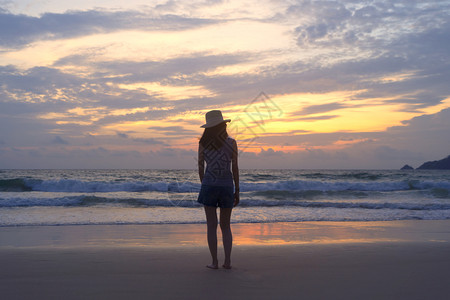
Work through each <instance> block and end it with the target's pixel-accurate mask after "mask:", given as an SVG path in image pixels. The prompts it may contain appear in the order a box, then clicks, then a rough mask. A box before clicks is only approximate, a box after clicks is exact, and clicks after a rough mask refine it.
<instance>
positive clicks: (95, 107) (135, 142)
mask: <svg viewBox="0 0 450 300" xmlns="http://www.w3.org/2000/svg"><path fill="white" fill-rule="evenodd" d="M213 109H220V110H222V112H223V115H224V117H225V118H230V119H231V120H232V121H231V123H229V125H228V132H229V134H230V136H232V137H233V138H235V139H236V140H237V142H238V146H239V150H240V167H241V168H294V169H399V168H401V167H402V166H403V165H404V164H410V165H411V166H413V167H418V166H420V165H421V164H422V163H423V162H425V161H429V160H438V159H442V158H444V157H446V156H448V155H449V154H450V130H449V129H450V1H427V0H424V1H415V0H398V1H384V0H373V1H372V0H367V1H356V0H346V1H344V0H338V1H311V0H292V1H282V0H262V1H261V0H258V1H256V0H240V1H234V0H230V1H220V0H203V1H170V0H169V1H166V0H161V1H148V0H147V1H139V0H127V1H118V0H108V1H106V0H105V1H104V0H89V1H87V0H86V1H84V0H83V1H56V0H55V1H53V0H44V1H29V0H19V1H8V0H6V1H5V0H0V169H9V168H13V169H14V168H45V169H48V168H77V169H78V168H106V169H109V168H120V169H134V168H144V169H152V168H157V169H165V168H170V169H172V168H177V169H178V168H179V169H184V168H196V166H197V162H196V157H197V147H198V139H199V137H200V136H201V134H202V129H201V128H200V126H201V125H202V124H203V123H204V114H205V113H206V112H207V111H209V110H213Z"/></svg>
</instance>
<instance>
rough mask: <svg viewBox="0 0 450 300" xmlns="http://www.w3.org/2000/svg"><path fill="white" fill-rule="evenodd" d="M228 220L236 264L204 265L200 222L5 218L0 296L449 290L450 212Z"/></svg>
mask: <svg viewBox="0 0 450 300" xmlns="http://www.w3.org/2000/svg"><path fill="white" fill-rule="evenodd" d="M232 226H233V232H234V240H235V241H234V248H233V269H232V270H224V269H219V270H210V269H207V268H205V265H206V264H208V263H209V262H210V261H209V252H208V249H207V246H206V241H205V225H204V224H198V225H192V224H191V225H115V226H103V225H89V226H42V227H40V226H35V227H3V228H0V265H1V266H2V267H1V268H0V291H1V292H0V293H1V295H2V299H209V298H214V299H447V297H448V295H449V294H450V255H449V253H450V221H394V222H302V223H273V224H270V223H264V224H233V225H232ZM219 246H220V244H219ZM219 249H220V248H219ZM219 257H222V258H223V254H222V252H219Z"/></svg>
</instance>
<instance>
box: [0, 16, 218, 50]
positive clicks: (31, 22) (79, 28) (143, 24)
mask: <svg viewBox="0 0 450 300" xmlns="http://www.w3.org/2000/svg"><path fill="white" fill-rule="evenodd" d="M130 20H133V21H132V22H130ZM215 22H216V21H214V20H209V19H202V18H188V17H183V16H180V15H178V16H177V15H154V14H152V13H151V12H139V11H107V10H88V11H68V12H66V13H44V14H43V15H41V16H40V17H33V16H27V15H15V14H11V13H8V12H6V11H4V10H3V11H0V45H3V46H8V47H19V46H23V45H26V44H28V43H30V42H33V41H35V40H38V39H39V40H52V39H64V38H73V37H79V36H85V35H91V34H97V33H107V32H113V31H118V30H127V29H139V30H186V29H189V28H193V27H198V26H204V25H208V24H212V23H215Z"/></svg>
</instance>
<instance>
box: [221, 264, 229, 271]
mask: <svg viewBox="0 0 450 300" xmlns="http://www.w3.org/2000/svg"><path fill="white" fill-rule="evenodd" d="M222 267H223V268H224V269H227V270H229V269H231V265H222Z"/></svg>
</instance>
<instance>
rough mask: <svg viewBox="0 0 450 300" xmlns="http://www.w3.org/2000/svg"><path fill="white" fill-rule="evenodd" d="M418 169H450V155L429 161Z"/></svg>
mask: <svg viewBox="0 0 450 300" xmlns="http://www.w3.org/2000/svg"><path fill="white" fill-rule="evenodd" d="M417 169H418V170H450V155H449V156H447V157H446V158H444V159H441V160H435V161H427V162H426V163H424V164H422V165H421V166H420V167H418V168H417Z"/></svg>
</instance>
